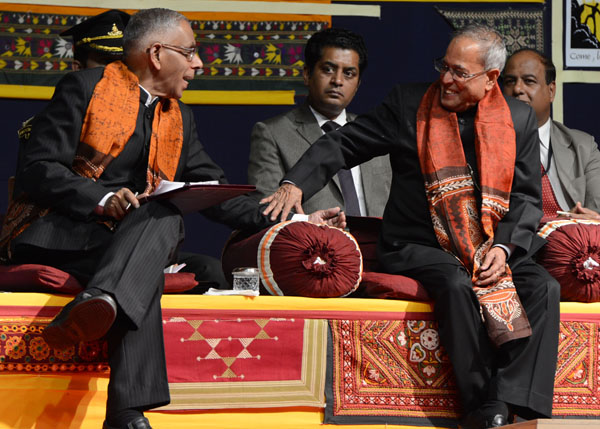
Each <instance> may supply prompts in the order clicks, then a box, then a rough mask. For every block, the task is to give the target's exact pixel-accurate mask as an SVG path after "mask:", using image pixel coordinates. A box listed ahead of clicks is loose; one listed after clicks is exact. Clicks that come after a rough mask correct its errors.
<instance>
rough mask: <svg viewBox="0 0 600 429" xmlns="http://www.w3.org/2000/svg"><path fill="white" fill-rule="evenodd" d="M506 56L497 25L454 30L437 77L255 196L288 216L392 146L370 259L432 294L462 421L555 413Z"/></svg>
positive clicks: (525, 149)
mask: <svg viewBox="0 0 600 429" xmlns="http://www.w3.org/2000/svg"><path fill="white" fill-rule="evenodd" d="M505 59H506V48H505V46H504V43H503V41H502V37H501V36H500V35H499V34H498V33H497V32H496V31H494V30H492V29H490V28H488V27H484V26H469V27H466V28H464V29H462V30H460V31H458V32H457V33H456V34H455V35H454V37H453V38H452V40H451V42H450V44H449V45H448V48H447V50H446V54H445V56H444V57H443V58H442V59H440V60H437V61H435V63H434V65H435V68H436V70H438V72H439V73H440V76H439V79H438V80H437V81H436V82H434V83H433V84H431V85H426V86H420V85H399V86H397V87H396V88H394V89H393V90H392V92H391V94H390V95H389V96H388V97H387V99H386V100H384V102H383V103H382V104H381V105H380V106H378V107H377V108H375V109H374V110H373V111H372V112H371V113H368V114H366V115H362V116H359V117H357V118H356V120H355V121H353V122H350V123H348V124H347V125H345V126H344V127H342V128H340V129H339V130H337V131H332V132H330V133H327V134H326V135H325V136H323V137H321V138H320V139H319V140H317V141H316V142H315V143H314V144H313V145H312V147H311V148H310V149H309V150H308V151H307V152H306V153H305V154H304V155H303V156H302V158H300V160H299V161H298V163H297V164H296V165H295V166H294V167H292V169H291V170H290V171H289V172H288V174H286V175H285V176H284V178H283V181H284V184H283V185H282V186H281V187H280V188H279V190H278V191H277V192H276V193H275V194H273V195H271V196H269V197H267V198H266V199H265V200H264V201H265V202H269V207H268V208H267V210H266V211H265V213H269V214H270V215H271V216H272V219H274V218H276V217H277V216H279V215H280V214H282V215H283V216H284V217H285V216H286V215H287V213H288V210H290V209H292V208H293V207H297V206H298V205H299V204H301V203H302V201H303V200H306V199H308V198H310V197H311V196H312V195H313V194H314V193H315V192H317V191H318V190H319V189H320V188H321V187H322V186H323V185H324V184H326V183H327V182H328V181H329V180H330V179H331V177H332V176H333V175H334V174H335V173H336V172H337V171H338V170H339V169H340V168H351V167H353V166H354V165H357V164H360V163H363V162H365V161H367V160H369V159H371V158H373V157H376V156H381V155H385V154H388V153H389V155H390V161H391V164H392V173H393V178H392V188H391V191H390V198H389V200H388V203H387V206H386V208H385V212H384V215H383V223H382V231H381V233H380V240H379V243H378V256H379V261H380V263H381V266H382V267H383V268H384V269H385V270H386V271H387V272H389V273H394V274H402V275H405V276H408V277H412V278H414V279H417V280H418V281H420V282H421V284H422V285H423V286H424V287H425V288H426V289H427V291H428V293H429V296H430V297H431V298H432V299H433V300H434V301H435V304H434V311H435V317H436V319H437V321H438V327H439V334H440V339H441V343H442V345H443V346H444V347H445V349H446V351H447V352H448V355H449V357H450V361H451V362H452V365H453V369H454V374H455V376H456V383H457V387H458V391H459V394H460V399H461V404H462V407H463V411H464V415H463V417H462V419H461V421H460V423H459V426H460V427H461V428H464V429H481V428H492V427H501V426H504V425H506V424H507V423H509V422H510V421H511V419H512V417H513V415H515V414H516V415H518V416H520V417H522V418H525V419H534V418H540V417H548V418H550V417H551V416H552V396H553V387H554V373H555V369H556V359H557V348H558V316H559V285H558V283H557V282H556V281H555V280H554V279H553V278H552V277H551V276H550V275H549V274H548V273H547V272H546V271H545V270H544V269H543V268H542V267H540V266H539V265H537V264H536V263H534V262H533V260H532V259H531V255H532V254H533V253H535V251H536V250H538V249H539V248H540V247H541V246H542V245H543V243H544V241H543V240H542V239H541V238H539V237H538V236H537V235H536V229H537V225H538V222H539V220H540V218H541V216H542V211H541V201H540V198H541V186H540V169H539V144H538V137H537V121H536V117H535V113H534V112H533V111H532V109H531V108H530V107H528V106H526V105H525V104H523V103H519V102H517V101H516V100H514V99H511V98H510V97H508V98H505V97H504V96H503V95H502V93H501V91H500V89H499V88H498V83H497V79H498V76H499V75H500V71H501V70H502V68H503V67H504V61H505Z"/></svg>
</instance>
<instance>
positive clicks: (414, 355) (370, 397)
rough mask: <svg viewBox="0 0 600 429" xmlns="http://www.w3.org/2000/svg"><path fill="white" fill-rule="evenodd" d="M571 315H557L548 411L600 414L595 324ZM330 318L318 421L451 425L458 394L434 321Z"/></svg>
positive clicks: (599, 359) (570, 414)
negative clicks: (552, 387)
mask: <svg viewBox="0 0 600 429" xmlns="http://www.w3.org/2000/svg"><path fill="white" fill-rule="evenodd" d="M574 316H576V315H564V314H563V315H561V318H562V319H563V321H562V322H561V326H560V342H559V357H558V366H557V371H556V380H555V390H554V404H553V414H554V416H555V417H557V418H569V417H579V416H587V417H595V418H600V377H599V375H600V357H599V343H598V339H599V333H598V327H599V325H600V324H599V323H598V322H594V321H579V320H578V317H574ZM584 319H586V318H584ZM567 320H568V321H567ZM330 324H331V330H332V345H331V351H332V353H333V355H332V359H331V362H330V367H329V368H328V376H327V377H328V380H327V383H328V385H327V391H326V397H327V407H326V408H325V423H336V424H368V423H371V424H376V423H382V424H383V423H387V424H400V425H402V424H409V425H419V426H439V427H449V428H454V427H456V426H457V423H456V419H457V418H458V412H459V403H458V395H457V393H456V386H455V382H454V379H453V374H452V371H451V366H450V363H449V361H448V358H447V356H446V355H445V353H444V350H443V348H442V347H440V344H439V336H438V333H437V329H436V324H435V322H433V321H431V320H394V321H381V320H378V321H369V320H335V321H331V322H330Z"/></svg>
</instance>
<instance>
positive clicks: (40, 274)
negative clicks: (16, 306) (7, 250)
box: [0, 264, 198, 295]
mask: <svg viewBox="0 0 600 429" xmlns="http://www.w3.org/2000/svg"><path fill="white" fill-rule="evenodd" d="M196 285H198V282H197V281H196V279H195V276H194V274H193V273H173V274H165V293H178V292H185V291H187V290H190V289H192V288H194V287H195V286H196ZM0 290H2V291H6V292H50V293H64V294H70V295H76V294H78V293H79V292H81V291H82V290H83V287H82V286H81V284H80V283H79V281H77V279H76V278H75V277H73V276H72V275H70V274H69V273H66V272H64V271H62V270H59V269H58V268H54V267H50V266H48V265H37V264H20V265H0Z"/></svg>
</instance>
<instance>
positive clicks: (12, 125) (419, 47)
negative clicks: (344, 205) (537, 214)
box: [0, 3, 600, 257]
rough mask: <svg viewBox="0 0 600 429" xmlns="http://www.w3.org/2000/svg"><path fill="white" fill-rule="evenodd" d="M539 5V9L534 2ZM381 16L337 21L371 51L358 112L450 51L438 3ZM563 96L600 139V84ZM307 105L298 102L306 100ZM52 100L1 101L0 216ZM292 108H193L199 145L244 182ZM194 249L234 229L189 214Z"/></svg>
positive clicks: (578, 124)
mask: <svg viewBox="0 0 600 429" xmlns="http://www.w3.org/2000/svg"><path fill="white" fill-rule="evenodd" d="M533 6H535V7H539V5H533ZM381 7H382V13H381V16H382V18H381V19H374V18H356V17H334V19H333V25H334V26H339V27H345V28H349V29H351V30H354V31H357V32H360V33H361V34H362V35H363V36H364V38H365V40H366V43H367V47H368V49H369V67H368V70H367V72H366V73H365V75H364V76H363V80H362V83H361V86H360V89H359V92H358V94H357V96H356V97H355V99H354V101H353V103H352V104H351V106H350V110H351V111H353V112H355V113H362V112H365V111H367V110H369V109H371V108H372V107H374V106H375V105H376V104H377V103H378V102H380V101H381V100H382V99H383V97H385V95H386V94H387V93H388V91H389V90H390V89H391V87H392V86H393V85H394V84H395V83H397V82H421V81H432V80H434V79H435V78H436V73H435V72H434V70H433V65H432V61H433V59H434V58H437V57H440V56H442V55H443V54H444V50H445V48H446V45H447V43H448V41H449V38H450V34H451V31H452V30H451V28H450V25H449V24H448V23H447V22H446V21H445V20H444V18H442V16H441V15H440V14H439V13H438V12H437V11H436V10H435V8H434V7H435V3H382V6H381ZM444 7H446V8H450V7H456V8H462V9H465V8H469V7H472V8H473V9H476V10H491V9H495V10H497V9H501V8H509V7H510V8H513V9H519V8H531V7H532V5H527V4H522V3H493V4H477V3H473V4H465V3H460V4H453V3H444ZM550 12H551V11H550V10H549V4H547V5H546V6H545V8H544V22H545V31H544V38H545V46H546V53H548V54H549V53H550V51H549V43H548V42H549V40H550V28H549V23H550ZM564 91H565V94H564V95H565V97H564V100H565V123H566V125H567V126H570V127H573V128H578V129H582V130H584V131H587V132H588V133H591V134H592V135H594V136H595V137H596V140H597V141H598V139H600V122H598V121H592V118H593V117H594V116H595V115H592V112H596V111H597V109H595V108H594V104H593V102H594V100H599V99H600V85H589V84H585V85H584V84H569V85H565V86H564ZM302 101H303V100H302V99H300V98H299V99H298V100H297V102H298V103H301V102H302ZM45 104H46V101H31V100H12V99H0V111H1V112H2V115H1V116H0V126H1V127H2V128H1V129H2V131H3V136H4V138H3V139H2V141H1V142H0V144H1V145H2V157H0V213H2V212H4V211H5V210H6V204H7V191H6V184H7V183H6V182H7V179H8V177H9V176H11V175H12V174H14V168H15V167H14V165H15V159H16V153H17V130H18V129H19V127H20V124H21V122H22V121H24V120H25V119H27V118H29V117H30V116H32V115H33V114H35V113H36V112H38V111H40V110H41V109H42V108H43V107H44V105H45ZM290 108H291V107H290V106H193V110H194V113H195V116H196V121H197V125H198V133H199V136H200V140H201V141H202V142H203V143H204V145H205V146H206V148H207V151H208V153H209V154H210V155H211V156H212V157H213V159H214V160H215V161H216V162H217V163H218V164H219V165H220V166H221V167H223V169H224V170H225V172H226V174H227V177H228V178H229V180H230V182H232V183H246V165H247V160H248V148H249V138H250V131H251V129H252V126H253V125H254V123H255V122H257V121H260V120H263V119H266V118H269V117H271V116H274V115H277V114H279V113H282V112H284V111H286V110H288V109H290ZM186 230H187V231H186V241H185V244H184V248H185V249H186V250H189V251H195V252H202V253H207V254H210V255H213V256H217V257H218V256H219V255H220V252H221V249H222V247H223V244H224V242H225V240H226V239H227V237H228V235H229V233H230V230H229V229H228V228H226V227H224V226H222V225H219V224H215V223H213V222H210V221H208V220H206V219H204V218H203V217H202V216H200V215H197V214H194V215H189V216H188V217H186Z"/></svg>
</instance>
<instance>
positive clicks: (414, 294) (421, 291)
mask: <svg viewBox="0 0 600 429" xmlns="http://www.w3.org/2000/svg"><path fill="white" fill-rule="evenodd" d="M353 296H356V297H361V298H381V299H386V298H390V299H405V300H409V301H429V299H430V298H429V295H428V294H427V291H426V290H425V288H424V287H423V286H421V283H419V282H418V281H416V280H414V279H411V278H409V277H405V276H401V275H398V274H386V273H375V272H371V271H364V272H363V275H362V282H361V283H360V285H359V286H358V289H357V291H356V293H355V294H354V295H353Z"/></svg>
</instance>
